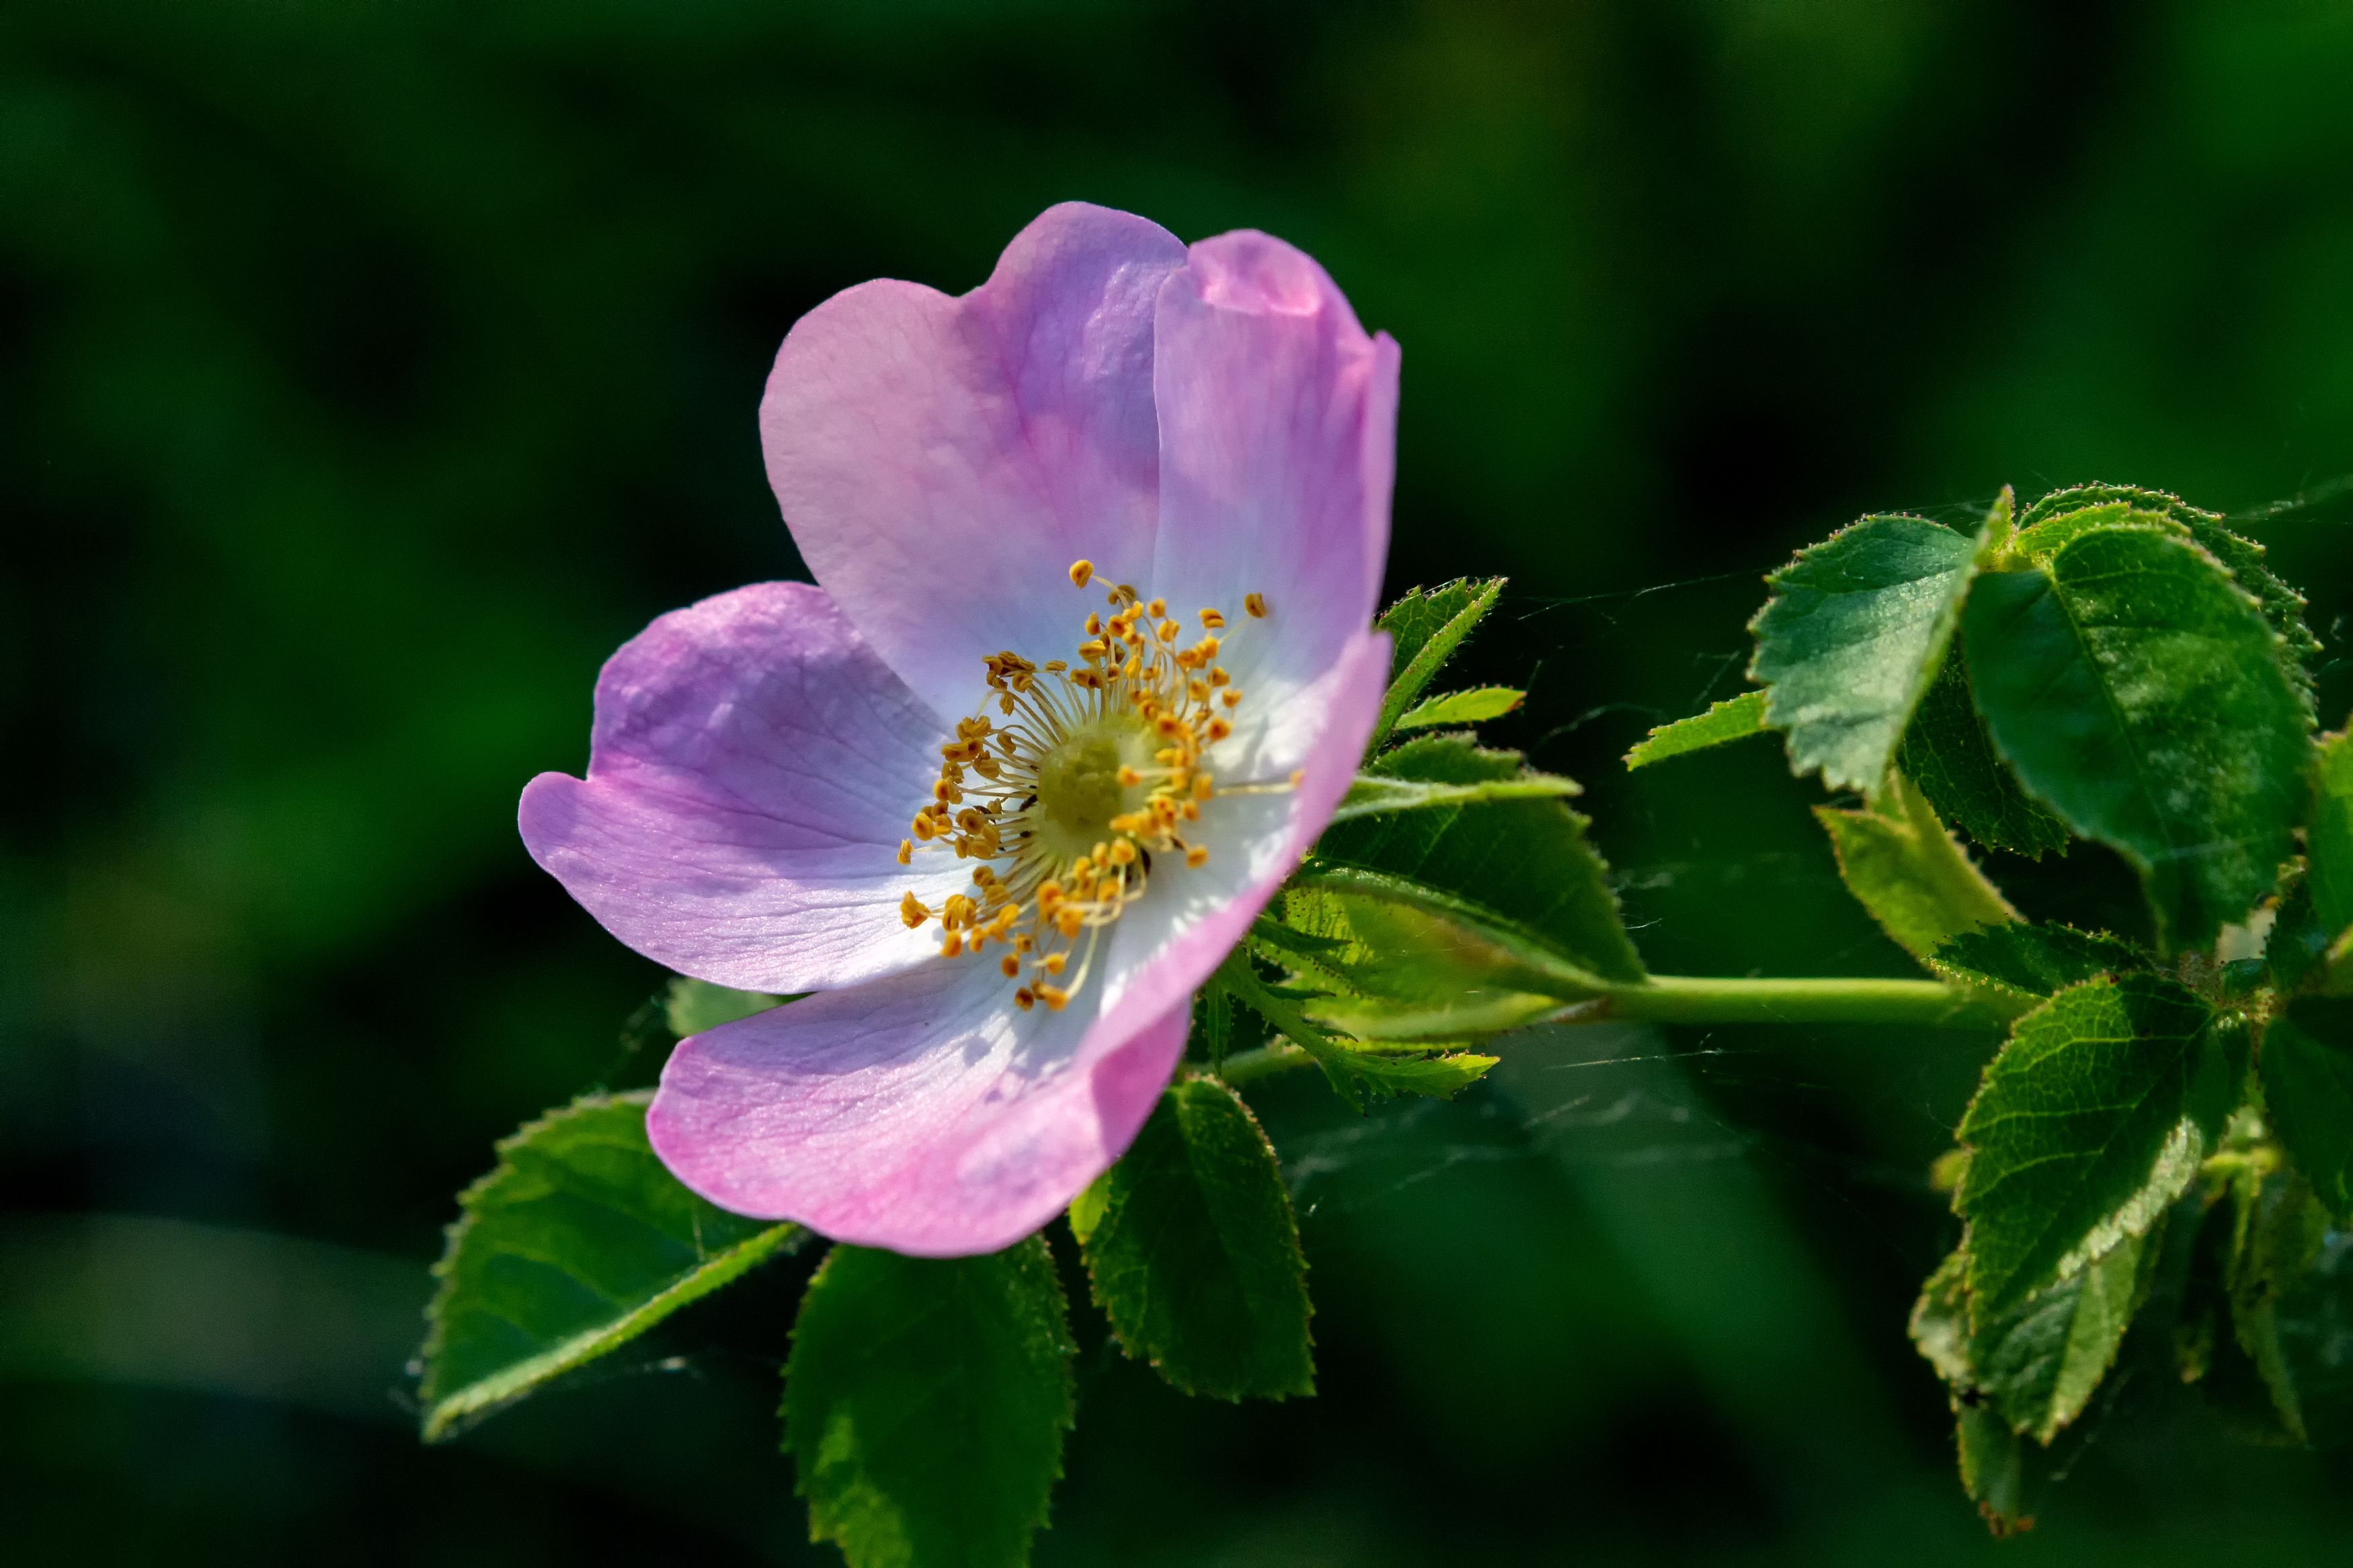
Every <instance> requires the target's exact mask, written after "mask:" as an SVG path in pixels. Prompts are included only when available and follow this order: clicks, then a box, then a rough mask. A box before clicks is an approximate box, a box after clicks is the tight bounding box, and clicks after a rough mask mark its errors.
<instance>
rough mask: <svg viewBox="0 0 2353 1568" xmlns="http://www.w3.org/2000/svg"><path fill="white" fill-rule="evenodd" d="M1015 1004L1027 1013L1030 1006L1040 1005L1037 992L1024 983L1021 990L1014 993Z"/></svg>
mask: <svg viewBox="0 0 2353 1568" xmlns="http://www.w3.org/2000/svg"><path fill="white" fill-rule="evenodd" d="M1013 1005H1015V1006H1017V1007H1018V1008H1020V1009H1021V1010H1022V1011H1023V1012H1024V1013H1027V1012H1028V1011H1029V1009H1030V1008H1032V1007H1035V1006H1036V1005H1038V997H1037V994H1036V993H1034V992H1032V991H1031V990H1030V989H1029V987H1028V986H1027V985H1024V986H1023V987H1022V988H1021V989H1020V990H1018V991H1016V992H1015V993H1014V994H1013Z"/></svg>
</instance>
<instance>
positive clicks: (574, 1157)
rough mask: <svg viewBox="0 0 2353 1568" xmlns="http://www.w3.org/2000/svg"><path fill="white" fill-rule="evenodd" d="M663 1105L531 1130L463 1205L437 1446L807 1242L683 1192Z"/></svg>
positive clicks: (444, 1297)
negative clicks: (670, 1162) (653, 1133)
mask: <svg viewBox="0 0 2353 1568" xmlns="http://www.w3.org/2000/svg"><path fill="white" fill-rule="evenodd" d="M651 1098H652V1097H651V1095H649V1094H629V1095H617V1096H612V1097H609V1098H608V1097H605V1096H592V1097H590V1098H588V1099H585V1100H578V1101H576V1102H575V1103H574V1104H572V1105H570V1106H567V1107H566V1108H565V1109H564V1110H558V1111H554V1112H552V1113H551V1114H549V1115H547V1116H544V1117H542V1118H541V1119H540V1120H539V1121H533V1122H531V1123H529V1124H528V1125H526V1126H524V1127H523V1128H522V1130H521V1131H518V1132H516V1133H515V1134H514V1135H513V1136H512V1137H510V1138H508V1139H506V1140H504V1141H503V1142H501V1143H500V1144H499V1149H498V1152H499V1163H498V1168H497V1169H496V1170H494V1171H492V1172H491V1173H490V1174H489V1175H487V1176H484V1177H483V1178H482V1179H481V1180H480V1181H479V1182H476V1183H475V1184H473V1185H472V1186H470V1187H469V1188H467V1189H466V1191H465V1192H464V1193H463V1194H460V1195H459V1200H458V1201H459V1206H460V1208H461V1209H462V1210H463V1213H462V1215H460V1217H459V1220H458V1223H457V1224H455V1225H453V1226H450V1227H449V1240H448V1247H447V1248H446V1249H445V1251H444V1252H443V1254H442V1257H441V1261H440V1262H439V1263H438V1264H437V1265H436V1266H435V1268H434V1273H435V1275H436V1276H437V1277H438V1279H439V1280H440V1285H439V1288H438V1289H437V1290H436V1291H435V1292H434V1296H433V1303H432V1305H431V1306H430V1307H429V1308H427V1312H426V1316H427V1321H428V1323H429V1324H430V1329H429V1332H428V1334H427V1339H426V1342H425V1350H424V1355H423V1363H424V1381H423V1383H422V1384H421V1385H420V1386H419V1388H418V1391H417V1393H418V1397H419V1399H420V1400H421V1401H422V1402H423V1405H424V1406H425V1416H424V1429H425V1436H426V1439H427V1441H428V1442H430V1441H433V1440H436V1439H438V1438H441V1437H445V1436H448V1435H450V1434H451V1433H452V1432H454V1431H456V1430H458V1429H459V1427H460V1426H463V1425H464V1424H466V1423H467V1422H469V1421H470V1420H472V1419H475V1418H478V1417H480V1416H482V1415H488V1414H489V1413H491V1411H494V1410H497V1409H499V1408H501V1406H503V1405H510V1404H512V1403H513V1402H514V1401H515V1400H518V1399H521V1398H522V1397H523V1396H524V1395H525V1394H531V1393H533V1392H535V1391H537V1390H538V1389H539V1388H541V1387H543V1386H544V1385H545V1384H548V1383H549V1382H550V1381H552V1380H553V1379H554V1378H557V1377H559V1376H561V1375H563V1374H564V1373H567V1372H570V1371H572V1370H574V1369H575V1368H576V1367H579V1366H583V1365H585V1364H586V1363H589V1362H591V1361H594V1360H596V1358H597V1357H599V1356H601V1355H604V1354H605V1353H606V1352H609V1351H611V1350H614V1349H615V1348H617V1347H618V1346H620V1345H622V1344H625V1343H627V1342H628V1341H630V1340H632V1339H635V1338H636V1337H637V1336H638V1335H639V1334H641V1333H643V1332H645V1331H647V1330H648V1329H649V1328H651V1327H653V1326H654V1324H656V1323H658V1322H659V1321H662V1320H663V1319H664V1318H666V1317H668V1316H670V1314H671V1313H672V1312H675V1311H677V1310H679V1309H680V1308H681V1307H683V1306H685V1305H686V1304H687V1303H688V1302H690V1301H692V1300H696V1299H697V1298H698V1297H702V1296H704V1295H708V1294H709V1293H710V1292H711V1291H712V1290H715V1289H719V1287H721V1286H722V1285H725V1284H727V1283H729V1282H730V1281H732V1280H733V1279H737V1278H739V1277H740V1276H742V1275H743V1274H744V1272H745V1271H746V1270H748V1269H750V1268H753V1267H754V1266H755V1265H757V1264H759V1263H761V1262H763V1261H765V1259H767V1258H773V1257H775V1256H776V1254H777V1253H779V1252H781V1251H785V1250H786V1249H788V1248H790V1247H794V1246H796V1245H797V1244H798V1242H799V1241H800V1240H801V1238H802V1237H803V1236H804V1235H805V1234H806V1233H804V1232H802V1231H801V1230H800V1229H799V1228H798V1227H797V1226H790V1225H773V1224H769V1223H767V1222H765V1221H763V1220H755V1219H745V1218H744V1217H743V1216H742V1215H733V1214H729V1213H728V1212H727V1211H726V1210H724V1209H722V1208H718V1207H715V1206H714V1205H711V1204H708V1203H705V1202H704V1201H703V1200H702V1199H701V1198H699V1197H697V1196H695V1195H694V1194H692V1193H691V1192H689V1191H687V1190H686V1188H685V1187H683V1186H681V1185H680V1184H679V1182H678V1179H677V1178H676V1177H674V1176H672V1175H671V1174H670V1173H669V1171H667V1170H665V1169H664V1168H663V1167H662V1163H661V1162H660V1161H659V1159H657V1158H655V1156H654V1152H653V1150H652V1149H651V1148H650V1147H649V1145H648V1144H647V1142H646V1105H647V1103H648V1101H649V1100H650V1099H651Z"/></svg>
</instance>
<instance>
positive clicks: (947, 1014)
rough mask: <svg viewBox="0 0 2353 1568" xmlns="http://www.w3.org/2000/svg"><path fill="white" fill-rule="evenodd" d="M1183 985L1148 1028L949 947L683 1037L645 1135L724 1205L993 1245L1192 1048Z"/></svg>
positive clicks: (1108, 1139) (1051, 1207) (1060, 1189)
mask: <svg viewBox="0 0 2353 1568" xmlns="http://www.w3.org/2000/svg"><path fill="white" fill-rule="evenodd" d="M1190 1018H1191V1006H1190V998H1189V996H1187V997H1179V998H1177V999H1176V1001H1175V1002H1174V1003H1173V1004H1172V1005H1169V1006H1168V1007H1166V1008H1165V1009H1163V1011H1162V1013H1161V1014H1160V1016H1156V1017H1154V1018H1148V1019H1145V1020H1143V1021H1142V1022H1141V1024H1140V1025H1137V1026H1124V1025H1122V1026H1113V1025H1110V1024H1108V1023H1106V1022H1105V1021H1103V1020H1102V1019H1100V1018H1098V1017H1097V1016H1095V1013H1094V1010H1093V1008H1092V1007H1091V1006H1088V1005H1086V1001H1085V994H1084V993H1082V994H1081V997H1080V998H1079V999H1077V1000H1075V1001H1074V1002H1073V1003H1072V1005H1071V1008H1070V1009H1069V1010H1068V1011H1065V1012H1062V1013H1059V1014H1057V1013H1050V1012H1047V1011H1046V1010H1044V1009H1043V1008H1040V1009H1039V1010H1037V1011H1035V1012H1031V1013H1021V1012H1018V1011H1016V1010H1015V1008H1014V1006H1013V1003H1012V983H1011V982H1009V981H1008V980H1006V979H1005V978H1004V977H1003V976H1002V975H1000V974H998V973H997V968H996V965H995V963H993V962H991V961H988V960H978V961H975V960H972V959H965V960H960V961H947V960H941V961H938V962H935V963H932V964H930V965H927V966H925V967H924V968H923V969H921V970H918V971H915V972H914V973H909V974H903V975H899V976H896V977H894V978H892V979H889V980H881V981H876V982H875V983H873V984H870V985H861V986H859V987H858V988H857V989H855V990H851V991H837V992H828V993H827V994H823V995H819V996H812V997H810V998H809V999H808V1000H807V1001H805V1002H797V1003H794V1004H792V1005H789V1006H786V1007H779V1008H776V1009H775V1010H773V1011H771V1012H766V1013H762V1014H759V1015H757V1016H754V1017H750V1018H746V1019H744V1020H743V1021H742V1022H740V1023H734V1024H729V1025H726V1026H723V1027H720V1028H717V1029H713V1030H712V1031H710V1032H709V1033H707V1034H702V1035H697V1036H695V1037H692V1038H691V1039H688V1040H686V1041H683V1042H681V1044H680V1046H679V1047H678V1049H677V1050H676V1051H675V1052H674V1053H673V1054H672V1055H671V1057H670V1064H669V1066H668V1067H667V1068H664V1069H663V1071H662V1081H661V1089H660V1090H659V1092H658V1093H657V1094H656V1095H655V1097H654V1102H653V1106H652V1108H651V1109H650V1110H649V1111H648V1112H647V1116H646V1132H647V1135H648V1136H649V1138H650V1139H651V1140H652V1142H653V1146H654V1150H655V1152H657V1153H659V1155H660V1156H661V1158H662V1161H663V1163H665V1164H667V1165H668V1166H669V1167H670V1170H671V1172H672V1173H674V1174H676V1175H677V1176H678V1178H679V1180H681V1182H684V1183H685V1184H687V1185H688V1186H690V1187H691V1188H693V1189H694V1190H695V1191H696V1192H698V1193H700V1194H702V1195H703V1196H704V1197H706V1198H709V1199H710V1200H711V1201H712V1202H713V1203H715V1204H718V1205H721V1206H722V1207H724V1208H729V1209H733V1210H735V1211H736V1212H738V1213H741V1214H749V1215H760V1216H762V1217H764V1218H771V1219H791V1220H797V1221H799V1222H800V1223H801V1224H803V1225H806V1226H808V1227H809V1228H810V1229H812V1230H815V1231H817V1232H818V1233H819V1234H820V1235H823V1236H828V1237H832V1238H833V1239H835V1240H837V1241H847V1242H854V1243H857V1244H858V1245H860V1246H866V1247H890V1248H891V1249H892V1250H893V1251H896V1252H903V1253H909V1254H913V1255H915V1256H918V1257H935V1258H954V1257H963V1256H967V1255H971V1254H975V1253H983V1252H995V1251H997V1250H998V1249H999V1248H1001V1247H1009V1246H1011V1245H1012V1244H1013V1243H1014V1242H1016V1241H1018V1240H1020V1239H1021V1238H1022V1237H1025V1236H1028V1235H1029V1234H1030V1233H1031V1232H1032V1231H1034V1230H1036V1229H1038V1227H1039V1226H1042V1225H1044V1224H1045V1223H1046V1222H1047V1221H1048V1220H1050V1219H1051V1218H1052V1217H1053V1216H1054V1215H1056V1214H1057V1213H1059V1212H1060V1210H1061V1209H1062V1208H1063V1207H1064V1206H1065V1205H1068V1204H1069V1203H1070V1201H1071V1199H1072V1198H1074V1197H1076V1196H1077V1195H1078V1194H1079V1193H1080V1192H1081V1191H1082V1189H1083V1188H1084V1187H1085V1186H1086V1184H1088V1183H1089V1182H1092V1181H1093V1180H1094V1178H1095V1177H1096V1176H1097V1175H1099V1174H1101V1173H1103V1171H1104V1170H1106V1169H1107V1168H1109V1166H1110V1165H1111V1163H1112V1162H1113V1161H1114V1160H1116V1159H1118V1158H1119V1156H1120V1155H1121V1154H1122V1153H1123V1152H1125V1150H1126V1148H1127V1145H1128V1144H1129V1143H1130V1142H1132V1141H1133V1140H1134V1137H1135V1133H1136V1130H1137V1129H1138V1128H1140V1127H1142V1126H1143V1124H1144V1119H1145V1117H1146V1116H1148V1115H1150V1114H1151V1111H1152V1106H1153V1102H1154V1101H1155V1100H1156V1099H1157V1098H1158V1097H1159V1094H1160V1090H1161V1089H1162V1088H1163V1087H1164V1086H1165V1085H1166V1083H1167V1081H1168V1077H1169V1074H1170V1073H1171V1072H1172V1071H1173V1070H1174V1069H1175V1068H1176V1061H1177V1058H1179V1057H1181V1056H1182V1055H1183V1054H1184V1049H1185V1036H1186V1031H1187V1026H1188V1025H1189V1023H1190Z"/></svg>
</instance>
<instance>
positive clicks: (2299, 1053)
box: [2261, 997, 2353, 1222]
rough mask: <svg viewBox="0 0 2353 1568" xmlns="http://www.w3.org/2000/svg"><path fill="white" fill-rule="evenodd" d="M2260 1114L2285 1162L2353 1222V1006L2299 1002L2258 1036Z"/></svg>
mask: <svg viewBox="0 0 2353 1568" xmlns="http://www.w3.org/2000/svg"><path fill="white" fill-rule="evenodd" d="M2261 1059H2262V1064H2263V1110H2264V1114H2265V1116H2266V1117H2267V1119H2268V1120H2269V1121H2270V1122H2271V1124H2272V1126H2273V1127H2274V1129H2276V1130H2277V1131H2278V1132H2279V1137H2280V1142H2282V1143H2284V1145H2286V1147H2287V1152H2288V1157H2289V1158H2290V1159H2292V1160H2294V1161H2295V1166H2296V1169H2297V1170H2299V1171H2301V1172H2302V1173H2304V1177H2305V1179H2306V1181H2308V1182H2310V1183H2311V1184H2312V1190H2313V1192H2314V1193H2315V1194H2316V1195H2317V1196H2318V1197H2319V1199H2320V1201H2321V1202H2322V1203H2324V1204H2326V1205H2327V1206H2328V1209H2329V1211H2330V1212H2331V1213H2333V1214H2335V1215H2337V1217H2338V1218H2340V1219H2343V1220H2346V1221H2348V1222H2353V1003H2344V1002H2322V1001H2317V1000H2315V999H2313V998H2311V997H2298V998H2297V999H2296V1000H2295V1002H2293V1003H2291V1004H2290V1005H2289V1007H2288V1012H2287V1016H2284V1017H2281V1018H2274V1019H2273V1020H2272V1022H2271V1026H2269V1027H2268V1028H2266V1029H2265V1030H2264V1031H2263V1054H2262V1058H2261Z"/></svg>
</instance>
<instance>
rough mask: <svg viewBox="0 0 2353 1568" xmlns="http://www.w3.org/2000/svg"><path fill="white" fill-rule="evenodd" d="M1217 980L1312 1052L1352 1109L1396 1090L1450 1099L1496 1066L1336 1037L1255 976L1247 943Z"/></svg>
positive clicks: (1463, 1056) (1486, 1060) (1459, 1055)
mask: <svg viewBox="0 0 2353 1568" xmlns="http://www.w3.org/2000/svg"><path fill="white" fill-rule="evenodd" d="M1293 940H1295V936H1294V938H1293ZM1217 984H1218V986H1219V989H1221V990H1224V991H1227V992H1229V994H1231V995H1232V996H1233V997H1234V999H1235V1000H1237V1001H1239V1002H1240V1003H1242V1004H1243V1005H1246V1006H1248V1007H1250V1009H1251V1010H1253V1011H1254V1012H1256V1013H1257V1014H1258V1015H1259V1016H1261V1017H1262V1018H1264V1019H1265V1020H1266V1021H1267V1022H1268V1023H1269V1024H1271V1026H1273V1027H1274V1028H1275V1030H1276V1031H1277V1032H1278V1033H1280V1034H1282V1036H1283V1037H1284V1038H1286V1039H1288V1040H1290V1041H1291V1042H1292V1043H1293V1044H1294V1045H1296V1046H1298V1047H1300V1049H1302V1050H1303V1051H1305V1052H1306V1053H1307V1054H1308V1055H1309V1056H1311V1057H1313V1058H1314V1059H1315V1064H1316V1066H1318V1067H1320V1068H1323V1069H1324V1079H1325V1080H1326V1081H1327V1082H1329V1083H1330V1084H1331V1086H1332V1089H1333V1092H1334V1093H1335V1094H1337V1095H1338V1096H1339V1097H1340V1098H1341V1100H1343V1101H1345V1103H1346V1104H1347V1106H1348V1107H1349V1109H1351V1110H1357V1111H1362V1110H1364V1109H1365V1107H1366V1103H1367V1102H1368V1101H1369V1100H1383V1099H1388V1098H1389V1097H1391V1096H1394V1095H1400V1094H1421V1095H1432V1096H1435V1097H1437V1098H1439V1099H1440V1100H1450V1099H1451V1098H1453V1096H1454V1095H1455V1094H1456V1093H1458V1092H1460V1091H1461V1089H1463V1088H1465V1087H1466V1086H1468V1085H1470V1084H1472V1083H1474V1082H1476V1081H1478V1079H1480V1078H1481V1077H1482V1075H1484V1074H1485V1072H1486V1071H1487V1069H1488V1068H1492V1067H1493V1066H1494V1065H1495V1061H1496V1058H1493V1057H1483V1056H1477V1055H1474V1054H1472V1053H1470V1052H1448V1053H1437V1054H1432V1053H1428V1052H1422V1051H1408V1052H1404V1053H1402V1054H1400V1053H1399V1052H1398V1050H1397V1049H1396V1047H1388V1046H1383V1045H1380V1044H1366V1043H1363V1042H1353V1041H1346V1040H1340V1039H1335V1038H1334V1037H1332V1036H1331V1035H1330V1034H1328V1033H1327V1032H1325V1029H1324V1026H1321V1025H1319V1024H1317V1023H1315V1022H1314V1021H1312V1020H1311V1019H1310V1018H1309V1017H1308V1016H1307V1015H1306V1014H1305V1013H1304V1012H1303V1011H1302V1010H1301V1008H1300V1007H1299V1006H1298V1005H1296V1004H1295V1003H1294V1002H1293V1000H1292V998H1291V997H1289V996H1287V995H1282V994H1277V993H1276V992H1275V991H1274V990H1273V989H1272V988H1271V987H1270V986H1268V985H1267V984H1266V983H1265V982H1264V981H1262V980H1261V979H1260V978H1259V976H1258V972H1257V971H1256V969H1254V968H1253V967H1252V965H1251V958H1250V947H1248V946H1245V947H1242V948H1237V949H1236V950H1235V951H1234V952H1233V953H1232V954H1231V955H1230V956H1229V957H1228V958H1227V960H1226V962H1225V963H1224V964H1223V965H1221V966H1220V967H1219V970H1218V973H1217Z"/></svg>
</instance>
